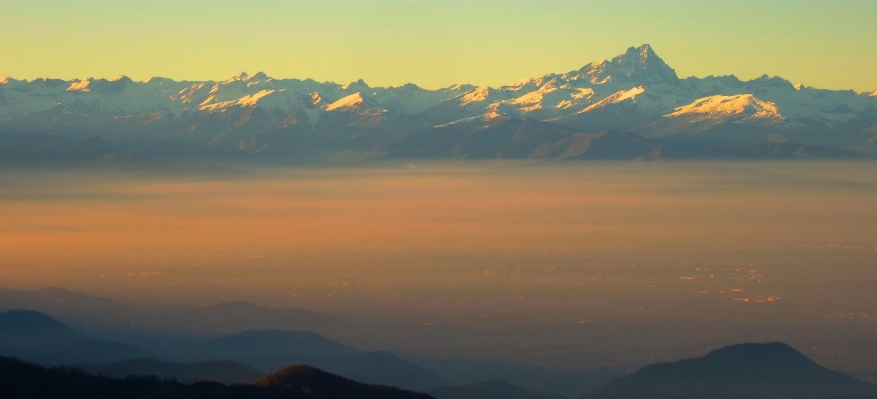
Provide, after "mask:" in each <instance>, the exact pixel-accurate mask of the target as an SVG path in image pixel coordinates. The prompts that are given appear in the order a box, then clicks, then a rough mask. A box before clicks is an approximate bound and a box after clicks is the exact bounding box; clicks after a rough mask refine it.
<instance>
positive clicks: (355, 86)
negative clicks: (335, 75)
mask: <svg viewBox="0 0 877 399" xmlns="http://www.w3.org/2000/svg"><path fill="white" fill-rule="evenodd" d="M341 89H343V90H359V91H365V90H368V89H369V87H368V85H367V84H365V81H364V80H362V79H360V80H357V81H356V82H350V83H348V84H346V85H343V86H341Z"/></svg>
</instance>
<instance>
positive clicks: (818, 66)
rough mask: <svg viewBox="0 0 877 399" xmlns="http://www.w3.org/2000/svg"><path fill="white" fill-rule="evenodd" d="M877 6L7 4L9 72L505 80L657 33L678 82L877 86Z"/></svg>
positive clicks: (653, 39) (80, 0) (254, 0)
mask: <svg viewBox="0 0 877 399" xmlns="http://www.w3.org/2000/svg"><path fill="white" fill-rule="evenodd" d="M874 21H877V2H875V1H871V0H863V1H788V0H771V1H722V2H719V1H613V2H605V1H603V2H591V1H539V2H537V1H454V0H450V1H441V2H439V1H262V0H251V1H165V0H148V1H141V0H128V1H109V0H105V1H94V0H76V1H35V0H29V1H21V0H0V75H11V76H13V77H15V78H19V79H21V78H24V79H34V78H38V77H54V78H63V79H72V78H86V77H105V78H111V77H114V76H116V75H119V74H123V75H127V76H129V77H131V78H133V79H135V80H146V79H148V78H150V77H152V76H163V77H169V78H173V79H177V80H220V79H226V78H228V77H230V76H233V75H235V74H237V73H238V72H241V71H248V72H250V73H255V72H257V71H264V72H265V73H267V74H268V75H269V76H273V77H276V78H300V79H304V78H313V79H316V80H318V81H334V82H339V83H345V82H349V81H354V80H357V79H360V78H361V79H364V80H365V81H366V83H368V84H370V85H373V86H387V85H399V84H404V83H409V82H413V83H416V84H418V85H420V86H423V87H427V88H438V87H444V86H448V85H451V84H457V83H471V84H477V85H491V86H499V85H503V84H510V83H513V82H516V81H519V80H521V79H524V78H527V77H531V76H541V75H544V74H547V73H552V72H567V71H570V70H574V69H578V68H580V67H581V66H583V65H585V64H587V63H590V62H593V61H600V60H603V59H608V58H611V57H614V56H616V55H618V54H621V53H623V52H624V51H625V49H627V48H628V47H631V46H639V45H641V44H644V43H649V44H651V45H652V47H653V48H654V49H655V51H656V52H657V54H658V55H659V56H660V57H662V58H663V59H664V60H665V61H666V62H667V63H668V64H669V65H670V66H671V67H673V68H674V69H676V72H677V73H678V74H679V75H680V77H687V76H698V77H703V76H708V75H728V74H734V75H737V76H738V77H740V78H741V79H751V78H755V77H758V76H761V75H762V74H768V75H771V76H782V77H784V78H786V79H788V80H790V81H792V82H793V83H803V84H805V85H808V86H814V87H820V88H829V89H854V90H857V91H873V90H875V89H877V67H875V66H877V40H875V38H877V23H875V22H874Z"/></svg>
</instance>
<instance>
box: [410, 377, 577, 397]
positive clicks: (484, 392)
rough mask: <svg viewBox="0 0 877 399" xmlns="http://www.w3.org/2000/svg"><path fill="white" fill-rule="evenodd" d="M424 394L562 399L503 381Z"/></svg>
mask: <svg viewBox="0 0 877 399" xmlns="http://www.w3.org/2000/svg"><path fill="white" fill-rule="evenodd" d="M426 393H428V394H430V395H432V396H434V397H435V398H436V399H564V398H565V397H564V396H560V395H538V394H534V393H531V392H529V391H527V390H526V389H524V388H521V387H518V386H515V385H512V384H510V383H509V382H508V381H505V380H493V381H486V382H479V383H475V384H469V385H460V386H450V387H440V388H435V389H430V390H429V391H427V392H426Z"/></svg>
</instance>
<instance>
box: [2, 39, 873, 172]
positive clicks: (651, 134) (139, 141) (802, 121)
mask: <svg viewBox="0 0 877 399" xmlns="http://www.w3.org/2000/svg"><path fill="white" fill-rule="evenodd" d="M339 153H349V154H358V155H357V156H358V157H360V158H361V157H366V158H413V159H420V158H456V159H461V158H465V159H491V158H518V159H520V158H525V159H528V158H536V159H584V160H607V159H610V160H632V159H662V158H668V159H715V158H727V159H778V158H780V159H782V158H792V159H797V158H863V157H873V156H877V95H875V94H874V93H856V92H853V91H849V90H848V91H836V90H822V89H816V88H812V87H807V86H804V85H800V84H799V85H793V84H792V83H791V82H789V81H787V80H784V79H782V78H779V77H768V76H766V75H765V76H762V77H760V78H757V79H753V80H749V81H741V80H739V79H737V78H736V77H734V76H719V77H714V76H709V77H706V78H696V77H689V78H684V79H683V78H679V77H678V76H677V74H676V72H675V71H674V70H673V69H672V68H671V67H670V66H669V65H667V64H666V63H665V62H664V61H663V60H662V59H661V58H660V57H658V55H657V54H655V52H654V51H653V49H652V48H651V47H650V46H649V45H643V46H640V47H637V48H634V47H631V48H630V49H628V50H627V51H626V52H625V53H624V54H622V55H619V56H617V57H615V58H613V59H611V60H604V61H599V62H593V63H590V64H587V65H585V66H584V67H582V68H580V69H578V70H574V71H570V72H566V73H552V74H548V75H545V76H541V77H536V78H529V79H524V80H522V81H520V82H517V83H514V84H510V85H506V86H501V87H496V88H494V87H487V86H482V87H475V86H472V85H466V84H460V85H453V86H449V87H446V88H442V89H437V90H428V89H424V88H421V87H418V86H416V85H414V84H406V85H402V86H393V87H370V86H368V85H367V84H366V83H365V82H363V81H362V80H359V81H357V82H352V83H349V84H343V85H342V84H336V83H328V82H327V83H320V82H316V81H314V80H311V79H306V80H299V79H274V78H271V77H268V76H266V75H265V74H263V73H257V74H253V75H248V74H246V73H241V74H239V75H237V76H234V77H232V78H230V79H228V80H225V81H221V82H214V81H201V82H191V81H174V80H171V79H166V78H152V79H150V80H148V81H145V82H135V81H132V80H131V79H129V78H127V77H124V76H120V77H117V78H115V79H111V80H106V79H92V78H89V79H81V80H70V81H64V80H58V79H35V80H32V81H24V80H16V79H13V78H11V77H3V78H0V154H2V155H3V157H2V158H3V160H4V161H5V162H40V163H44V162H47V161H56V160H59V159H61V160H71V161H88V160H92V161H99V162H107V161H118V160H132V159H151V158H179V157H187V156H210V155H215V156H229V155H244V156H247V158H246V159H283V160H299V161H303V160H315V159H325V158H326V157H328V156H329V155H327V154H339ZM349 158H350V157H349V156H348V157H347V159H349Z"/></svg>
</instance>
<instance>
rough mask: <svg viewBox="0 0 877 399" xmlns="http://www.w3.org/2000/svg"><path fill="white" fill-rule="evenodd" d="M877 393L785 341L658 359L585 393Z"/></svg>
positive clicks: (682, 398) (682, 396)
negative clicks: (691, 357)
mask: <svg viewBox="0 0 877 399" xmlns="http://www.w3.org/2000/svg"><path fill="white" fill-rule="evenodd" d="M610 398H612V399H614V398H625V399H636V398H643V399H645V398H678V399H687V398H691V399H694V398H712V399H722V398H750V399H758V398H765V399H767V398H771V399H783V398H789V399H792V398H796V399H803V398H812V399H816V398H825V399H827V398H877V385H874V384H871V383H868V382H865V381H861V380H857V379H855V378H853V377H850V376H848V375H846V374H843V373H839V372H836V371H831V370H828V369H826V368H824V367H822V366H820V365H818V364H816V363H815V362H813V361H812V360H810V359H808V358H807V357H806V356H804V355H803V354H801V353H800V352H798V351H797V350H795V349H794V348H792V347H790V346H788V345H786V344H783V343H778V342H777V343H769V344H740V345H732V346H728V347H725V348H721V349H717V350H714V351H712V352H710V353H708V354H707V355H706V356H704V357H700V358H695V359H688V360H682V361H678V362H672V363H660V364H653V365H650V366H647V367H644V368H642V369H640V370H638V371H636V372H635V373H633V374H631V375H629V376H627V377H622V378H619V379H618V380H616V381H614V382H611V383H609V384H607V385H605V386H604V387H602V388H599V389H597V390H596V391H594V392H592V393H590V394H587V395H585V396H584V398H583V399H610Z"/></svg>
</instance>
